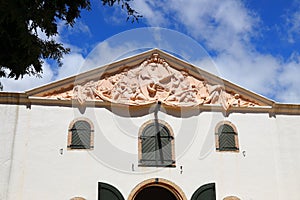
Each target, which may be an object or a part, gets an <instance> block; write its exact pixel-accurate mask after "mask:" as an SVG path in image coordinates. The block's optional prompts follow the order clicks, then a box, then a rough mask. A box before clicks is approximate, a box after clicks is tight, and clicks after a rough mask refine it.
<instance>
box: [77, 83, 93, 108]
mask: <svg viewBox="0 0 300 200" xmlns="http://www.w3.org/2000/svg"><path fill="white" fill-rule="evenodd" d="M95 88H96V84H95V82H94V81H90V82H88V83H86V84H85V85H83V86H81V85H76V86H75V87H74V88H73V98H74V99H77V100H78V102H79V103H80V104H83V103H84V102H85V101H86V100H93V99H95V95H94V91H95V90H96V89H95Z"/></svg>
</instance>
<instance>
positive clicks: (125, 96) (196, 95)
mask: <svg viewBox="0 0 300 200" xmlns="http://www.w3.org/2000/svg"><path fill="white" fill-rule="evenodd" d="M108 71H109V70H108ZM189 72H190V70H188V69H187V68H181V69H178V68H175V67H173V66H172V65H170V64H169V63H168V62H167V61H166V60H165V59H163V58H161V57H160V53H159V52H154V53H152V55H151V56H150V57H148V58H147V59H145V60H141V62H140V63H139V64H135V65H131V66H130V65H126V66H125V67H122V68H120V69H119V70H115V71H113V72H111V73H109V72H105V73H103V75H101V76H98V77H100V78H98V80H97V79H95V78H94V79H91V80H86V81H84V82H81V83H78V84H76V83H75V84H73V85H71V86H69V87H64V88H62V89H61V90H55V91H52V92H47V93H43V94H42V96H43V97H46V98H58V99H63V100H77V101H78V102H79V103H80V104H85V102H86V101H107V102H111V103H117V104H125V105H146V104H152V103H154V102H158V101H159V102H161V103H162V104H165V105H168V106H174V107H191V106H198V105H207V104H211V105H221V106H222V107H223V108H224V109H225V110H227V109H228V108H230V107H253V106H262V105H263V104H262V103H260V102H256V101H254V100H249V99H248V98H244V97H243V96H242V95H240V94H238V93H236V92H234V91H232V90H230V91H229V90H226V88H227V87H225V86H224V85H222V84H217V83H212V81H210V79H207V78H205V77H203V76H199V77H196V76H195V75H192V73H189ZM221 82H222V81H221ZM65 88H68V89H65Z"/></svg>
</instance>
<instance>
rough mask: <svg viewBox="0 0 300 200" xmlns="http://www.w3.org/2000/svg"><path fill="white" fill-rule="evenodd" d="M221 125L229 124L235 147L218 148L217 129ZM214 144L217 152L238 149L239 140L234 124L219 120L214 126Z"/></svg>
mask: <svg viewBox="0 0 300 200" xmlns="http://www.w3.org/2000/svg"><path fill="white" fill-rule="evenodd" d="M223 125H228V126H230V127H231V128H232V129H233V131H234V142H235V147H234V148H235V149H220V137H219V129H220V127H221V126H223ZM215 144H216V151H217V152H236V153H238V152H239V151H240V148H239V140H238V131H237V128H236V126H235V125H234V124H233V123H232V122H230V121H221V122H219V123H218V124H217V125H216V127H215Z"/></svg>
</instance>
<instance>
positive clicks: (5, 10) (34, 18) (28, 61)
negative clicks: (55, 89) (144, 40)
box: [0, 0, 141, 79]
mask: <svg viewBox="0 0 300 200" xmlns="http://www.w3.org/2000/svg"><path fill="white" fill-rule="evenodd" d="M101 1H102V3H103V5H108V6H113V5H114V4H115V3H118V4H119V5H121V6H122V8H123V9H126V11H127V14H128V18H127V20H128V19H129V17H132V18H133V19H132V21H135V20H136V21H137V20H138V18H139V17H141V16H140V15H138V13H137V12H136V11H134V10H133V9H132V8H131V7H130V6H129V4H128V2H129V1H131V0H101ZM83 9H85V10H90V9H91V4H90V0H0V44H1V53H0V77H8V78H15V79H18V78H22V77H23V76H24V75H40V74H41V73H42V64H43V61H42V59H46V58H47V59H53V60H55V61H57V63H58V64H59V65H61V59H62V57H63V55H64V54H66V53H69V52H70V49H68V48H65V47H64V46H63V45H62V44H61V43H57V42H56V41H55V40H54V39H53V36H56V35H57V34H58V30H57V22H59V21H63V22H64V23H65V24H66V25H69V26H73V25H74V23H75V20H76V19H77V18H79V17H80V13H81V11H82V10H83ZM38 29H40V30H41V31H42V32H44V33H45V34H46V36H47V37H46V38H45V39H42V38H39V37H38Z"/></svg>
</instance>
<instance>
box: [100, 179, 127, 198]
mask: <svg viewBox="0 0 300 200" xmlns="http://www.w3.org/2000/svg"><path fill="white" fill-rule="evenodd" d="M98 200H124V197H123V195H122V194H121V192H120V191H119V190H118V189H117V188H115V187H114V186H112V185H109V184H107V183H98Z"/></svg>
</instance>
